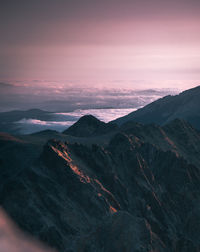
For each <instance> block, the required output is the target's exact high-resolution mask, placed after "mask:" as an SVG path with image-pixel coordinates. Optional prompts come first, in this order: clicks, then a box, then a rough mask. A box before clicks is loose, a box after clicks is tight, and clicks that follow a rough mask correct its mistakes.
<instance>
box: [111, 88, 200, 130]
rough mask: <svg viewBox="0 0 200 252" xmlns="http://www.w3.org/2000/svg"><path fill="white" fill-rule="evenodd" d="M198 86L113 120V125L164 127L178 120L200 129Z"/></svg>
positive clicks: (199, 92) (199, 93)
mask: <svg viewBox="0 0 200 252" xmlns="http://www.w3.org/2000/svg"><path fill="white" fill-rule="evenodd" d="M199 108H200V86H197V87H196V88H192V89H189V90H186V91H184V92H182V93H180V94H179V95H175V96H170V95H169V96H165V97H164V98H161V99H159V100H156V101H155V102H152V103H150V104H148V105H146V106H145V107H143V108H141V109H138V110H137V111H134V112H132V113H130V114H128V115H126V116H124V117H121V118H118V119H116V120H114V121H113V122H114V123H117V124H118V125H122V124H123V123H125V122H127V121H135V122H140V123H144V124H149V123H156V124H160V125H164V124H166V123H169V122H170V121H172V120H174V119H176V118H180V119H184V120H186V121H188V122H189V123H191V124H192V125H193V126H194V127H196V128H198V129H200V109H199Z"/></svg>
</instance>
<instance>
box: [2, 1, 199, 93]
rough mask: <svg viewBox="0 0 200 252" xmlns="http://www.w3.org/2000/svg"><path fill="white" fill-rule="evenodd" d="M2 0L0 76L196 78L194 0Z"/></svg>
mask: <svg viewBox="0 0 200 252" xmlns="http://www.w3.org/2000/svg"><path fill="white" fill-rule="evenodd" d="M3 2H4V4H3V8H2V10H1V12H2V13H1V24H0V34H1V46H0V58H1V62H0V63H1V66H2V67H1V69H0V78H1V79H2V80H6V79H9V80H10V79H20V80H23V79H28V80H29V81H31V80H34V79H38V80H44V79H46V80H57V81H61V80H72V81H75V80H81V81H82V82H85V83H87V82H88V81H93V83H94V82H95V81H102V82H103V81H107V80H123V81H124V82H127V81H130V80H136V81H137V80H138V81H139V80H143V81H144V82H145V80H146V81H156V82H159V84H155V85H157V86H158V85H159V86H161V87H162V86H164V87H166V86H165V84H164V82H166V81H169V80H175V81H176V80H177V81H182V82H181V83H182V84H177V85H178V87H179V88H181V85H186V86H187V87H189V86H190V85H191V84H186V83H189V82H190V81H194V82H195V84H196V83H197V81H199V79H200V73H199V65H200V47H199V42H200V35H199V34H200V17H199V10H200V3H199V2H198V1H195V0H192V1H186V0H183V1H179V0H175V1H167V2H166V1H158V0H152V1H144V0H142V1H137V0H136V1H128V0H127V1H119V0H115V1H113V0H109V1H105V0H103V1H90V0H86V1H78V0H77V1H61V0H60V1H55V2H54V1H48V0H45V1H42V2H41V1H37V0H36V1H31V2H30V1H23V0H20V1H17V2H16V3H15V2H11V1H3ZM8 10H9V11H8ZM5 13H9V15H6V14H5ZM183 83H184V84H183ZM195 84H194V85H195ZM140 85H141V86H142V85H143V84H142V83H140ZM168 85H171V84H170V82H168Z"/></svg>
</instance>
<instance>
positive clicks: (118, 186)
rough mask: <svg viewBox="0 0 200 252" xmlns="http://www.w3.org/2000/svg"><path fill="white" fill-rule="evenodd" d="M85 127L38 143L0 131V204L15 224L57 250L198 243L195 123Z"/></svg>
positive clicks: (194, 247)
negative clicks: (0, 133)
mask: <svg viewBox="0 0 200 252" xmlns="http://www.w3.org/2000/svg"><path fill="white" fill-rule="evenodd" d="M88 119H89V120H85V118H84V121H85V122H84V123H86V125H87V124H88V123H90V119H91V118H88ZM91 120H92V121H93V118H92V119H91ZM96 122H97V121H96ZM94 124H95V123H92V125H94ZM97 125H100V124H99V122H97ZM101 125H103V124H101ZM104 126H105V125H104ZM104 126H103V128H104ZM79 127H80V125H79ZM106 127H107V126H106ZM74 128H75V130H74V131H76V127H74ZM97 128H98V127H97ZM74 131H73V132H72V133H74ZM89 132H90V134H89V135H88V132H86V136H87V137H84V135H85V131H84V134H81V135H82V137H81V138H77V137H75V138H73V137H72V136H71V137H70V136H67V135H63V136H65V138H63V141H62V140H61V139H62V135H59V139H54V140H49V141H48V142H47V143H46V144H45V145H44V146H43V147H42V145H41V143H42V141H41V143H39V142H37V141H35V142H34V141H33V139H34V137H35V135H32V136H31V137H28V136H27V137H24V138H23V139H22V138H21V139H17V138H12V137H8V135H7V136H5V135H3V136H2V137H0V139H1V141H2V142H0V143H1V146H0V160H1V163H0V168H1V169H0V171H1V173H0V181H1V187H0V204H1V206H2V207H3V208H4V209H5V211H6V212H7V213H8V214H9V215H10V216H11V218H12V219H13V220H14V221H15V222H16V223H17V224H18V226H19V227H20V228H21V229H23V230H25V231H26V232H28V233H30V234H32V235H33V236H34V237H36V238H38V239H40V240H41V241H43V242H45V243H46V244H48V245H49V246H51V247H52V248H56V249H57V250H58V251H62V252H64V251H80V252H82V251H84V252H86V251H89V252H90V251H91V252H94V251H99V252H100V251H108V252H111V251H119V252H121V251H130V252H132V251H137V252H143V251H149V252H150V251H159V252H162V251H163V252H168V251H169V252H171V251H174V252H175V251H177V252H179V251H181V252H182V251H183V252H186V251H193V252H197V251H199V250H200V242H199V235H200V214H199V213H200V211H199V208H200V203H199V202H200V196H199V195H200V166H199V164H200V159H199V157H200V155H199V154H200V141H199V140H200V134H199V132H198V131H197V130H195V129H194V128H193V127H192V126H191V125H190V124H188V123H186V122H185V121H182V120H175V121H173V122H171V123H170V124H168V125H166V126H164V127H160V126H156V125H142V124H138V123H133V122H130V123H127V124H124V125H122V126H121V127H120V128H115V129H114V130H113V131H111V133H108V132H107V131H106V134H104V135H100V133H98V134H99V136H98V134H96V132H97V131H96V126H95V127H91V130H90V131H89ZM91 132H92V133H91ZM94 132H95V133H94ZM69 133H70V132H69V131H68V134H69ZM103 133H105V131H103ZM48 134H50V132H48ZM45 136H46V134H45ZM53 136H54V137H56V134H53ZM79 136H80V135H79ZM88 136H90V137H88ZM93 136H94V137H93ZM105 136H106V139H107V143H104V144H102V138H104V137H105ZM40 137H42V134H40ZM37 138H38V134H37ZM45 139H46V138H45ZM66 139H67V140H68V141H67V142H66ZM79 139H81V143H80V141H78V140H79ZM75 140H76V141H75ZM3 141H4V142H3ZM36 143H37V144H36ZM25 160H26V161H25ZM22 164H23V165H22Z"/></svg>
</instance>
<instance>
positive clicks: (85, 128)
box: [63, 115, 117, 137]
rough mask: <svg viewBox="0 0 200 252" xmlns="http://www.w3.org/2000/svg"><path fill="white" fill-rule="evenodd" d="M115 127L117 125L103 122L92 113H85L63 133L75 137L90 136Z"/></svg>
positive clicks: (106, 131) (104, 132) (109, 130)
mask: <svg viewBox="0 0 200 252" xmlns="http://www.w3.org/2000/svg"><path fill="white" fill-rule="evenodd" d="M116 128H117V125H116V124H114V123H104V122H102V121H100V120H98V119H97V118H96V117H94V116H92V115H85V116H83V117H81V118H80V119H79V120H78V121H77V122H76V123H74V124H73V125H72V126H71V127H69V128H68V129H67V130H65V131H64V132H63V134H67V135H71V136H76V137H91V136H97V135H102V134H106V133H109V132H111V131H113V130H115V129H116Z"/></svg>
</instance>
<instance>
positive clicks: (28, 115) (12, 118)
mask: <svg viewBox="0 0 200 252" xmlns="http://www.w3.org/2000/svg"><path fill="white" fill-rule="evenodd" d="M51 118H52V113H51V112H48V111H43V110H40V109H29V110H12V111H8V112H0V131H4V132H7V133H10V134H19V132H20V125H18V124H17V123H16V122H18V121H20V120H22V119H37V120H41V121H49V120H51Z"/></svg>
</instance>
